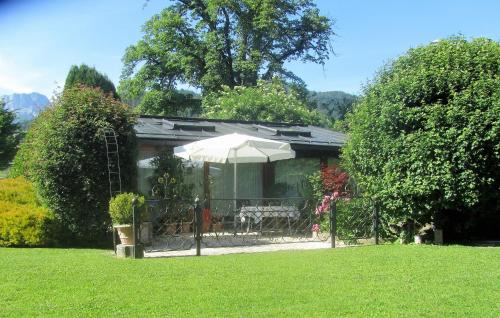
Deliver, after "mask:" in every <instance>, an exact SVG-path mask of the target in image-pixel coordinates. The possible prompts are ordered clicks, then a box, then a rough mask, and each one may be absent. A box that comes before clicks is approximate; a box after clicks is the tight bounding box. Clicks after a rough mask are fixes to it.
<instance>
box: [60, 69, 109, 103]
mask: <svg viewBox="0 0 500 318" xmlns="http://www.w3.org/2000/svg"><path fill="white" fill-rule="evenodd" d="M78 85H83V86H88V87H99V88H100V89H101V90H102V91H103V92H104V93H107V94H111V95H112V96H113V97H114V98H118V94H117V93H116V89H115V85H114V84H113V82H111V80H110V79H109V78H108V77H107V76H106V75H104V74H101V73H99V72H98V71H97V70H96V69H95V68H94V67H90V66H88V65H85V64H81V65H80V66H77V65H73V66H71V68H70V69H69V72H68V75H67V76H66V82H65V83H64V89H68V88H71V87H74V86H78Z"/></svg>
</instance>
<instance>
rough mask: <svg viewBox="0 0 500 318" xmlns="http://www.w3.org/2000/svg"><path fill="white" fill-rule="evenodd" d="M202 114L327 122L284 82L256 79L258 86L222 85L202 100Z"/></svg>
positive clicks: (250, 118) (272, 120)
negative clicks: (220, 88)
mask: <svg viewBox="0 0 500 318" xmlns="http://www.w3.org/2000/svg"><path fill="white" fill-rule="evenodd" d="M202 116H203V117H206V118H218V119H241V120H259V121H271V122H290V123H304V124H310V125H322V126H325V125H327V124H328V119H327V118H326V117H324V116H323V115H321V114H320V113H318V112H317V111H313V110H309V109H308V108H307V106H306V105H305V104H304V102H303V101H301V100H300V99H299V98H298V96H297V94H296V92H295V91H293V90H287V89H286V88H285V86H284V85H283V83H282V82H281V81H280V80H278V79H274V80H273V81H271V82H266V81H258V82H257V86H253V87H243V86H237V87H235V88H234V89H230V88H229V87H227V86H225V87H224V88H223V90H222V91H221V92H218V93H212V94H209V95H208V96H206V97H205V98H204V99H203V114H202Z"/></svg>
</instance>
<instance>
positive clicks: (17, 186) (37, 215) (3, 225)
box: [0, 178, 53, 246]
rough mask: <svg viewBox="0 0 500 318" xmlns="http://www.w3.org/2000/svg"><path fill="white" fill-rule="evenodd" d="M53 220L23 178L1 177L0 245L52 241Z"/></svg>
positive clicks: (39, 243) (21, 244) (37, 243)
mask: <svg viewBox="0 0 500 318" xmlns="http://www.w3.org/2000/svg"><path fill="white" fill-rule="evenodd" d="M52 220H53V215H52V213H50V211H49V210H48V209H46V208H43V207H42V206H40V203H39V202H38V200H37V198H36V194H35V191H34V189H33V187H32V186H31V184H30V183H29V182H27V181H26V180H25V179H24V178H16V179H4V180H0V246H41V245H47V244H49V243H51V242H52V240H51V238H52V233H53V232H52V231H51V229H52V224H53V223H52Z"/></svg>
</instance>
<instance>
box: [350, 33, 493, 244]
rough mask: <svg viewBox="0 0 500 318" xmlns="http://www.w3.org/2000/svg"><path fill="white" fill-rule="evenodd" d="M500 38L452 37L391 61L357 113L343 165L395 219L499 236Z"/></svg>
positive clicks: (461, 233) (464, 234)
mask: <svg viewBox="0 0 500 318" xmlns="http://www.w3.org/2000/svg"><path fill="white" fill-rule="evenodd" d="M499 70H500V43H499V42H496V41H491V40H489V39H485V38H479V39H474V40H471V41H467V40H466V39H464V38H462V37H453V38H450V39H445V40H442V41H439V42H437V43H433V44H430V45H427V46H422V47H418V48H415V49H411V50H409V51H408V53H407V54H405V55H403V56H401V57H400V58H398V59H397V60H395V61H394V62H392V63H390V64H389V65H387V66H386V67H384V68H383V69H382V70H381V71H380V72H379V73H378V74H377V76H376V77H375V79H374V80H373V81H372V82H371V83H369V85H368V86H367V87H366V89H365V91H364V94H363V96H362V98H361V100H360V102H359V103H358V104H357V105H356V106H355V107H354V110H353V112H352V114H350V115H348V125H349V140H348V142H347V145H346V146H345V147H344V149H343V161H344V163H343V164H344V166H345V167H346V168H347V170H348V171H349V173H350V174H351V175H352V176H353V177H354V178H355V179H356V182H357V183H358V184H359V185H360V187H361V188H362V189H363V190H364V191H365V193H366V194H367V195H368V196H370V197H371V198H374V199H376V201H377V205H379V206H380V207H381V216H382V217H383V219H384V220H386V222H387V223H386V224H385V225H387V226H390V225H395V224H398V223H411V222H413V223H419V224H426V223H430V222H433V223H434V224H435V225H436V226H437V227H440V228H443V229H444V232H445V233H446V234H445V237H446V238H448V239H453V236H455V237H454V238H455V239H468V238H474V236H479V237H481V236H482V237H483V238H487V237H488V236H490V238H495V237H496V238H498V235H499V234H498V233H499V231H498V225H496V226H495V224H498V222H499V221H500V192H499V191H498V189H499V188H500V169H499V164H500V116H499V114H500V76H499Z"/></svg>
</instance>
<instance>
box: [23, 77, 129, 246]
mask: <svg viewBox="0 0 500 318" xmlns="http://www.w3.org/2000/svg"><path fill="white" fill-rule="evenodd" d="M134 123H135V115H134V114H133V113H132V112H131V110H130V108H129V107H128V106H127V105H125V104H122V103H121V102H119V101H117V100H116V99H114V98H113V97H112V96H111V95H109V94H104V93H103V92H102V90H101V89H99V88H90V87H83V86H79V87H70V88H67V89H66V90H64V92H63V93H62V95H61V96H60V97H59V98H58V99H57V100H56V101H55V102H54V104H53V106H51V107H49V108H47V109H46V110H45V111H43V112H42V113H41V114H40V115H39V117H37V119H36V120H35V122H34V123H33V125H32V126H31V127H30V129H29V131H28V133H27V135H26V138H25V141H24V142H23V143H22V144H21V148H20V151H19V152H18V154H17V155H16V158H15V160H14V166H13V171H14V172H15V173H17V174H23V175H25V176H26V177H28V179H30V180H31V181H33V183H34V184H35V187H36V189H37V192H38V194H39V195H40V196H41V199H42V202H43V203H44V205H46V206H47V207H48V208H49V209H50V210H52V211H53V212H54V214H55V218H56V221H57V222H58V224H59V225H60V228H61V229H62V231H61V232H60V233H59V237H58V238H59V240H61V241H63V242H67V243H79V244H92V243H93V244H95V243H102V242H103V237H104V236H105V235H106V234H107V231H108V229H109V225H110V220H109V215H108V214H107V213H106V211H107V208H108V202H109V200H110V194H109V185H108V168H107V164H108V161H107V153H106V145H105V142H104V137H103V129H105V128H113V129H114V130H115V132H116V134H117V136H118V149H119V154H120V168H121V171H122V175H121V180H122V190H123V191H129V190H133V189H134V184H135V169H136V167H135V152H136V147H135V133H134V129H133V125H134Z"/></svg>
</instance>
